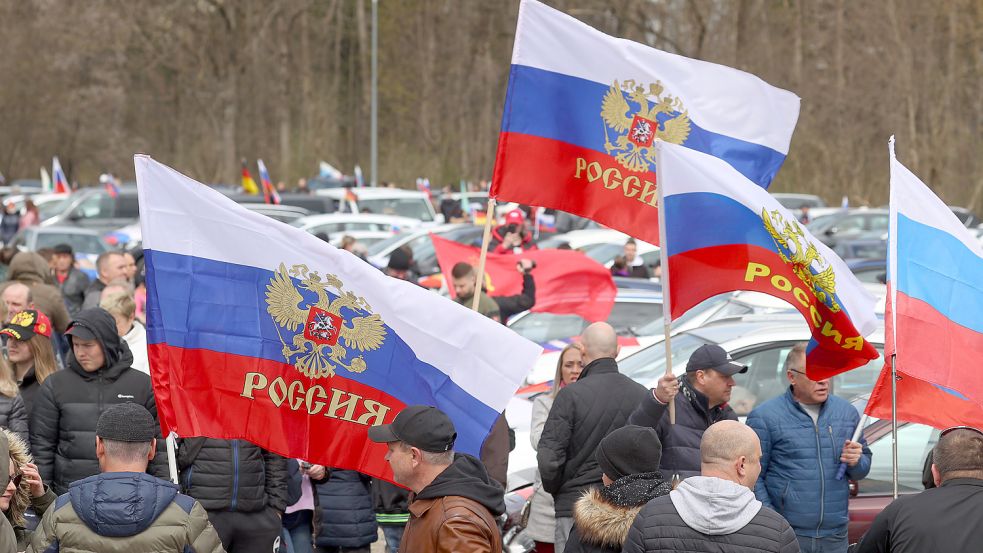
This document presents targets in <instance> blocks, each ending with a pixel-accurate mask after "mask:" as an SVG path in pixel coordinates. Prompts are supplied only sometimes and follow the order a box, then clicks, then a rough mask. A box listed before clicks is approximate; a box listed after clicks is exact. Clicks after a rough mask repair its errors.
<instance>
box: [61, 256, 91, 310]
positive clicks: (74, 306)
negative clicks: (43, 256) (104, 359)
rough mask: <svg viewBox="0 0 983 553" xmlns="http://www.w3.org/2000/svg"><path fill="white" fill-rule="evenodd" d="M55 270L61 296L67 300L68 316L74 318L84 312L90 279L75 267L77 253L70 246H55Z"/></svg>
mask: <svg viewBox="0 0 983 553" xmlns="http://www.w3.org/2000/svg"><path fill="white" fill-rule="evenodd" d="M54 249H55V253H54V266H55V268H54V270H53V271H52V274H53V275H54V277H55V282H56V283H57V285H58V287H59V289H61V295H62V297H64V298H65V307H67V308H68V314H69V315H71V316H72V317H74V316H75V314H76V313H78V312H79V311H81V310H82V302H84V301H85V290H86V289H87V288H88V287H89V277H88V275H86V274H85V273H83V272H82V271H80V270H79V269H78V268H77V267H75V252H73V251H72V247H71V246H69V245H68V244H58V245H57V246H55V248H54Z"/></svg>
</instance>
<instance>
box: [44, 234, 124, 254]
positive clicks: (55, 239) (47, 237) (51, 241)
mask: <svg viewBox="0 0 983 553" xmlns="http://www.w3.org/2000/svg"><path fill="white" fill-rule="evenodd" d="M58 244H68V245H69V246H71V247H72V249H73V250H75V251H76V252H77V253H92V254H100V253H102V252H104V251H106V250H107V249H109V248H108V247H107V246H106V244H105V243H104V242H103V241H102V240H100V239H99V238H98V237H96V236H92V235H91V234H69V233H64V234H62V233H56V232H41V233H38V239H37V244H35V246H34V248H35V249H37V250H40V249H42V248H54V247H55V246H57V245H58Z"/></svg>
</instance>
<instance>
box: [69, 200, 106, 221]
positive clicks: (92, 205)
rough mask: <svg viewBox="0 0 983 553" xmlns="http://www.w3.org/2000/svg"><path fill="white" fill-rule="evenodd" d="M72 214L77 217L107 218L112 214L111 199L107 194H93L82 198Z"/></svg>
mask: <svg viewBox="0 0 983 553" xmlns="http://www.w3.org/2000/svg"><path fill="white" fill-rule="evenodd" d="M72 214H73V215H74V216H75V217H77V218H79V219H108V218H110V217H112V216H113V200H112V198H110V197H109V195H108V194H93V195H92V196H89V197H88V198H86V199H84V200H82V203H80V204H79V205H78V206H77V207H76V208H75V210H74V211H73V212H72Z"/></svg>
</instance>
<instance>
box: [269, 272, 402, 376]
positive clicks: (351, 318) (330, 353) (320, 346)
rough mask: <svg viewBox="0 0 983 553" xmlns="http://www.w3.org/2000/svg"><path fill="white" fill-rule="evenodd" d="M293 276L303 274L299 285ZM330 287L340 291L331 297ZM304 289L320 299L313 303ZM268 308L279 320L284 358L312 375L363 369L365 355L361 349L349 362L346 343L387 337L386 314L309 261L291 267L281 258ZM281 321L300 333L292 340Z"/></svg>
mask: <svg viewBox="0 0 983 553" xmlns="http://www.w3.org/2000/svg"><path fill="white" fill-rule="evenodd" d="M291 276H294V277H297V278H298V279H299V280H300V283H299V286H298V287H295V286H294V283H293V280H292V279H291V278H290V277H291ZM298 288H299V289H298ZM329 288H331V289H333V290H334V291H336V292H337V294H336V296H335V298H334V299H333V300H332V299H331V297H330V296H329V295H328V289H329ZM300 290H307V291H309V292H313V293H314V294H315V295H316V296H317V301H315V302H314V303H311V302H310V301H309V300H307V299H305V298H304V295H303V294H301V292H300ZM301 304H306V305H305V306H303V307H302V306H301ZM266 310H267V311H268V312H269V314H270V316H271V317H273V322H274V323H276V325H277V334H279V335H280V342H281V343H282V344H283V356H284V358H286V360H287V361H288V362H292V363H293V365H294V367H295V368H296V369H297V370H298V371H300V372H301V373H303V374H305V375H307V376H309V377H311V378H330V377H332V376H334V374H335V371H336V370H337V368H338V367H341V368H344V369H346V370H348V371H351V372H353V373H360V372H362V371H364V370H365V368H366V365H365V359H364V358H363V357H362V356H361V355H358V356H355V357H353V358H352V359H351V361H349V362H348V363H346V362H345V359H346V357H347V356H348V349H349V348H351V349H353V350H356V351H358V352H365V351H372V350H374V349H379V346H381V345H382V342H383V340H384V339H385V337H386V327H385V326H384V325H383V323H382V318H381V317H379V315H377V314H375V313H372V307H370V306H369V303H368V302H367V301H365V298H363V297H361V296H356V295H355V294H354V293H352V292H348V291H345V289H344V284H343V283H342V282H341V280H339V279H338V277H337V276H335V275H331V274H326V275H324V278H322V277H321V275H319V274H318V273H317V271H310V270H308V268H307V266H306V265H294V266H293V267H292V268H291V269H290V271H289V272H288V271H287V267H286V266H285V265H284V264H283V263H281V264H280V268H279V270H277V272H276V273H274V275H273V278H271V279H270V283H269V284H268V285H267V286H266ZM346 323H348V324H346ZM280 327H283V328H284V329H285V330H286V331H287V332H295V333H296V334H294V336H293V339H292V340H291V343H289V344H288V343H287V342H285V341H284V340H283V334H281V333H280ZM298 329H299V330H300V332H298Z"/></svg>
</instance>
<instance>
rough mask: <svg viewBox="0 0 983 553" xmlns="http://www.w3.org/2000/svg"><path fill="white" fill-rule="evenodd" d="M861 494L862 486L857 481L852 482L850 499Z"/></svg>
mask: <svg viewBox="0 0 983 553" xmlns="http://www.w3.org/2000/svg"><path fill="white" fill-rule="evenodd" d="M859 494H860V484H859V483H857V481H856V480H850V497H857V495H859Z"/></svg>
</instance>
